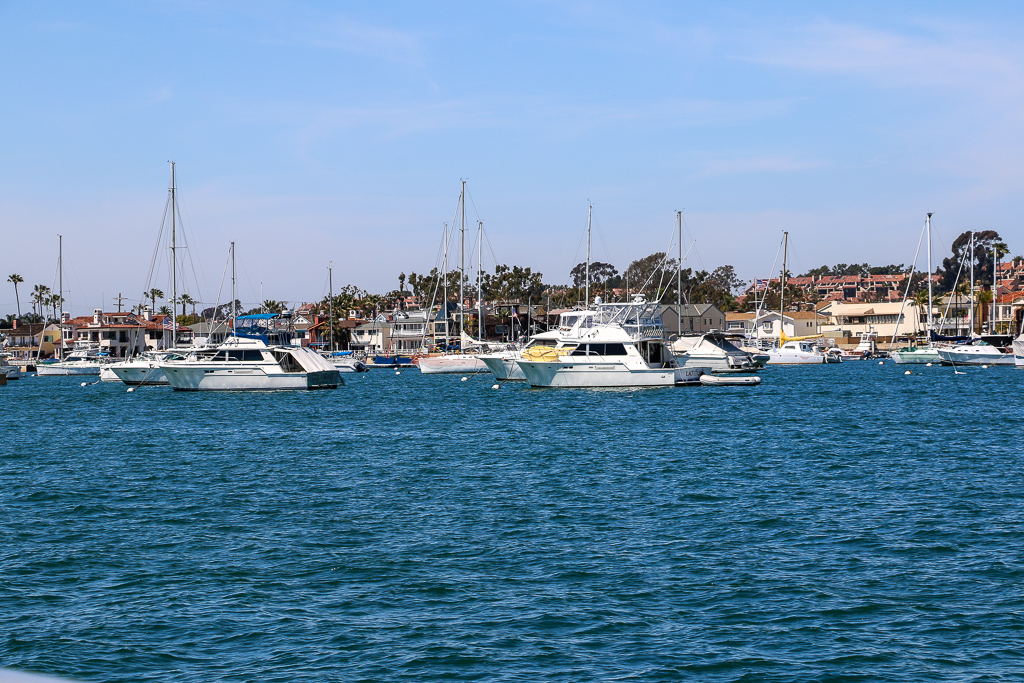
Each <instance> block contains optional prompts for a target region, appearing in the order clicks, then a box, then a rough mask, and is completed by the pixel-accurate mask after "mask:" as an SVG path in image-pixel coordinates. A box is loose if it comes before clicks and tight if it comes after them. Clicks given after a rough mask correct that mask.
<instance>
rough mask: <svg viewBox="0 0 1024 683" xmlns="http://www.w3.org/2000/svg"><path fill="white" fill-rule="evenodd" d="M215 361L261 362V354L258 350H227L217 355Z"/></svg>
mask: <svg viewBox="0 0 1024 683" xmlns="http://www.w3.org/2000/svg"><path fill="white" fill-rule="evenodd" d="M215 360H241V361H261V360H263V354H262V353H260V351H259V349H228V350H226V351H221V352H220V353H218V354H217V356H216V358H215Z"/></svg>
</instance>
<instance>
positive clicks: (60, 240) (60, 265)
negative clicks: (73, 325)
mask: <svg viewBox="0 0 1024 683" xmlns="http://www.w3.org/2000/svg"><path fill="white" fill-rule="evenodd" d="M57 299H58V301H59V302H60V320H58V321H57V329H58V330H60V359H61V360H64V235H57ZM43 320H44V321H45V320H46V314H45V313H44V314H43ZM39 338H40V339H42V338H43V335H42V334H40V335H39Z"/></svg>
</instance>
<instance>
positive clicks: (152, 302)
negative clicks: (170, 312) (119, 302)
mask: <svg viewBox="0 0 1024 683" xmlns="http://www.w3.org/2000/svg"><path fill="white" fill-rule="evenodd" d="M142 298H143V299H149V309H150V310H151V311H155V310H156V300H157V299H163V298H164V293H163V292H162V291H160V290H159V289H157V288H155V287H154V288H153V289H151V290H149V291H148V292H145V293H143V295H142Z"/></svg>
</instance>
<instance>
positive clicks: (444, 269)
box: [434, 223, 454, 351]
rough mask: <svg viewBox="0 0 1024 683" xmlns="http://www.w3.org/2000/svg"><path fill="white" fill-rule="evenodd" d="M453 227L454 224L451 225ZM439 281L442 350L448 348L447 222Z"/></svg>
mask: <svg viewBox="0 0 1024 683" xmlns="http://www.w3.org/2000/svg"><path fill="white" fill-rule="evenodd" d="M452 227H454V226H452ZM441 282H442V283H443V284H444V305H443V306H441V311H442V312H443V314H444V350H445V351H447V350H448V333H449V331H450V330H449V329H448V224H447V223H445V224H444V256H442V257H441ZM434 291H435V292H436V291H437V290H436V289H435V290H434Z"/></svg>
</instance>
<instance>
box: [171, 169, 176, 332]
mask: <svg viewBox="0 0 1024 683" xmlns="http://www.w3.org/2000/svg"><path fill="white" fill-rule="evenodd" d="M177 213H178V198H177V186H176V183H175V178H174V162H173V161H172V162H171V344H170V345H171V346H172V347H173V346H174V345H175V344H176V343H177V341H178V317H177V316H176V315H175V314H174V313H175V306H176V305H177V303H178V268H177V263H178V259H177V256H178V253H177V248H178V242H177V221H176V214H177Z"/></svg>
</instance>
